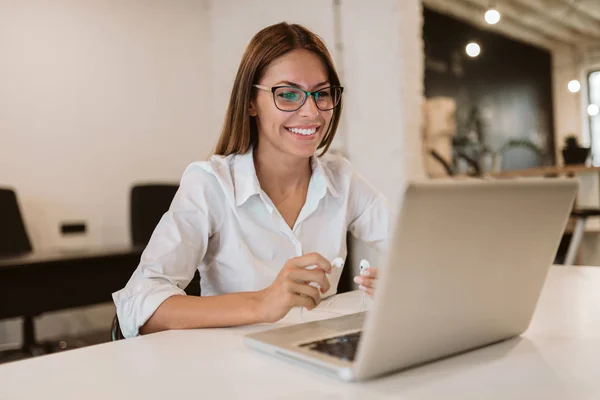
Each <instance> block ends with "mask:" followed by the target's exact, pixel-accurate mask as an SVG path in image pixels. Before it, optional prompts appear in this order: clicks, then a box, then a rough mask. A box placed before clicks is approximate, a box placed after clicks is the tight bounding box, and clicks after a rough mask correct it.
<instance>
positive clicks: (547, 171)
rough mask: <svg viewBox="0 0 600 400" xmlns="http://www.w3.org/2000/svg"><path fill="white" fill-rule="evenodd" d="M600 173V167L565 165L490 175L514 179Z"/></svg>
mask: <svg viewBox="0 0 600 400" xmlns="http://www.w3.org/2000/svg"><path fill="white" fill-rule="evenodd" d="M590 172H595V173H598V172H600V167H590V166H587V165H565V166H552V167H539V168H528V169H519V170H507V171H502V172H496V173H492V174H490V176H492V177H494V178H513V177H525V176H530V177H534V176H553V175H567V174H583V173H590Z"/></svg>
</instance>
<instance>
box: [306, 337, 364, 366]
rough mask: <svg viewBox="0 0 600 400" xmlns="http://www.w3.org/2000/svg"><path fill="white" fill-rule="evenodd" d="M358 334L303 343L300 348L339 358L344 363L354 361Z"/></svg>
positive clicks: (358, 338)
mask: <svg viewBox="0 0 600 400" xmlns="http://www.w3.org/2000/svg"><path fill="white" fill-rule="evenodd" d="M360 334H361V332H356V333H350V334H348V335H341V336H335V337H332V338H328V339H324V340H318V341H315V342H310V343H305V344H303V345H301V346H300V347H306V348H308V349H310V350H313V351H318V352H320V353H325V354H328V355H330V356H333V357H337V358H341V359H342V360H344V361H354V356H355V355H356V349H357V348H358V341H359V340H360Z"/></svg>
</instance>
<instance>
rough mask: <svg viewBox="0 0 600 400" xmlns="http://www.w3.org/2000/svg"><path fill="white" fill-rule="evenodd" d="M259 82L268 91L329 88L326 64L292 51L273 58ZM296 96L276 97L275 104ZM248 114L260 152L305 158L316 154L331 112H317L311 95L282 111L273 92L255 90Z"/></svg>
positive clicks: (312, 55)
mask: <svg viewBox="0 0 600 400" xmlns="http://www.w3.org/2000/svg"><path fill="white" fill-rule="evenodd" d="M258 83H259V84H260V85H262V86H266V87H269V88H271V87H273V86H293V87H297V88H300V89H304V90H306V91H310V92H314V91H317V90H318V89H324V88H327V87H329V86H331V84H330V82H329V81H328V76H327V69H326V68H325V65H324V64H323V62H322V61H321V59H320V58H319V57H318V56H317V55H316V54H314V53H312V52H310V51H308V50H293V51H291V52H289V53H287V54H286V55H284V56H281V57H280V58H278V59H276V60H275V61H273V62H272V63H271V64H270V65H269V66H268V67H267V70H266V71H265V74H264V76H263V78H262V79H261V81H260V82H258ZM296 95H297V93H296V94H295V93H293V92H289V91H282V92H280V93H279V92H278V93H277V94H276V96H277V98H278V100H277V101H278V102H281V103H279V104H283V103H284V102H286V101H289V102H291V101H293V100H294V98H295V97H294V96H296ZM280 107H281V106H280ZM290 108H293V106H292V107H290ZM322 108H325V107H322ZM250 115H252V116H254V117H255V118H256V125H257V128H258V137H259V146H260V147H261V149H262V150H266V148H268V149H269V151H273V150H274V151H278V152H281V153H283V154H286V155H289V156H291V157H296V158H307V157H310V156H312V155H313V154H314V153H315V152H316V151H317V148H318V146H319V144H320V143H321V140H322V139H323V136H324V135H325V133H326V132H327V128H328V127H329V124H330V122H331V117H332V115H333V110H329V111H321V110H319V109H318V108H317V106H316V104H315V100H314V97H312V96H311V97H308V98H307V99H306V101H305V102H304V104H303V105H302V107H300V108H299V109H298V110H296V111H292V112H286V111H281V110H280V109H278V108H277V107H276V105H275V103H274V101H273V93H271V92H268V91H265V90H259V89H256V96H255V98H254V99H253V100H252V102H251V107H250Z"/></svg>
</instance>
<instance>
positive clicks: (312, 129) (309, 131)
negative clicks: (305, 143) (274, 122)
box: [285, 126, 320, 139]
mask: <svg viewBox="0 0 600 400" xmlns="http://www.w3.org/2000/svg"><path fill="white" fill-rule="evenodd" d="M319 128H320V126H306V127H285V130H286V131H288V132H290V133H291V134H292V135H294V136H295V137H297V138H299V139H312V138H314V137H315V134H316V133H317V131H318V130H319Z"/></svg>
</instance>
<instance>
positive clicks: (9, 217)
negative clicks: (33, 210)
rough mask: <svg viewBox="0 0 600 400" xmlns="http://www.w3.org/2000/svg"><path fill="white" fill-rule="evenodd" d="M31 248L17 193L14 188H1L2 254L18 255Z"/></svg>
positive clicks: (0, 223) (0, 235)
mask: <svg viewBox="0 0 600 400" xmlns="http://www.w3.org/2000/svg"><path fill="white" fill-rule="evenodd" d="M31 250H32V248H31V242H30V241H29V236H28V235H27V230H26V229H25V223H24V222H23V218H22V216H21V210H20V208H19V202H18V201H17V195H16V193H15V191H14V190H13V189H9V188H0V256H2V257H6V256H16V255H20V254H25V253H29V252H30V251H31Z"/></svg>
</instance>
